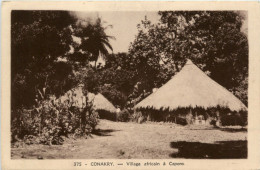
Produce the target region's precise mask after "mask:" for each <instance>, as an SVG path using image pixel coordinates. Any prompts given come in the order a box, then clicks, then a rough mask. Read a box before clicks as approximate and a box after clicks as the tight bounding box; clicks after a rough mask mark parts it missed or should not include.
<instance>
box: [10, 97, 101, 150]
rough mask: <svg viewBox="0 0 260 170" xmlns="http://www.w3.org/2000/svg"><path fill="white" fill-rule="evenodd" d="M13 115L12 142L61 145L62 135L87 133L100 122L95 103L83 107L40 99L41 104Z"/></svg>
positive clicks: (85, 134)
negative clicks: (94, 108) (93, 105)
mask: <svg viewBox="0 0 260 170" xmlns="http://www.w3.org/2000/svg"><path fill="white" fill-rule="evenodd" d="M12 118H13V119H12V123H11V124H12V125H11V137H12V142H16V141H20V140H23V141H24V142H25V143H26V144H34V143H41V144H48V145H52V144H54V145H60V144H62V143H63V141H64V139H63V136H64V137H69V134H72V135H73V134H77V136H87V135H89V134H90V133H91V132H92V131H93V129H94V128H95V127H96V125H97V124H98V114H97V113H96V112H95V111H94V110H93V107H92V103H87V106H86V107H85V108H83V109H80V108H78V107H75V106H73V105H72V104H71V103H69V104H62V103H59V102H55V101H54V100H49V101H42V102H39V103H38V107H35V108H34V109H31V110H28V109H24V108H22V109H19V110H17V111H16V113H12Z"/></svg>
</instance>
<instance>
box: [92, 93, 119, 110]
mask: <svg viewBox="0 0 260 170" xmlns="http://www.w3.org/2000/svg"><path fill="white" fill-rule="evenodd" d="M88 100H89V101H92V100H93V106H94V108H95V110H106V111H109V112H116V108H115V106H114V105H113V104H112V103H110V102H109V101H108V100H107V99H106V98H105V97H104V96H103V95H102V94H100V93H98V94H97V95H95V94H93V93H88Z"/></svg>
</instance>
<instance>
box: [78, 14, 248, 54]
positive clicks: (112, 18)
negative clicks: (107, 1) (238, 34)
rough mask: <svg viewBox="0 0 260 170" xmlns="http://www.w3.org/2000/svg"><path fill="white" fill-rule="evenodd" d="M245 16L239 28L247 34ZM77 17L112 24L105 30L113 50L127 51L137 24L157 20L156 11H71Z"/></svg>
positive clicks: (134, 34)
mask: <svg viewBox="0 0 260 170" xmlns="http://www.w3.org/2000/svg"><path fill="white" fill-rule="evenodd" d="M241 13H242V14H243V15H244V16H245V22H244V24H243V25H242V28H241V30H242V31H243V32H245V33H246V34H247V28H248V26H247V13H245V12H241ZM73 14H75V15H76V16H77V17H78V18H80V19H84V20H88V21H89V20H90V21H91V20H92V21H95V20H96V18H97V17H100V18H101V19H102V21H103V22H104V26H108V25H112V26H113V27H112V28H108V29H107V30H106V33H107V35H110V36H114V37H115V38H116V40H112V39H111V40H110V43H111V45H112V47H113V52H114V53H118V52H128V48H129V45H130V43H131V42H133V41H134V38H135V36H136V35H137V24H140V23H141V20H144V18H145V16H147V18H148V19H149V20H150V21H151V22H152V23H157V22H158V21H159V15H158V12H157V11H154V12H153V11H133V12H130V11H123V12H122V11H107V12H105V11H102V12H73Z"/></svg>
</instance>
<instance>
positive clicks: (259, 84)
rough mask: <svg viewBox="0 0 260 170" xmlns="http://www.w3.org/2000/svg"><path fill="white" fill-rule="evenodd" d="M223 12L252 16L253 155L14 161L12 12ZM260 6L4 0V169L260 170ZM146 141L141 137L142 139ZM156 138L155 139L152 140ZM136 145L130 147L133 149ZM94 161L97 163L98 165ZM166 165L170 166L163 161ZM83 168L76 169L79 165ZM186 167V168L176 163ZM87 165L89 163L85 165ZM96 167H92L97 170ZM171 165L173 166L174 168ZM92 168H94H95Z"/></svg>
mask: <svg viewBox="0 0 260 170" xmlns="http://www.w3.org/2000/svg"><path fill="white" fill-rule="evenodd" d="M12 10H69V11H85V12H86V11H87V12H91V11H92V12H93V11H94V12H96V11H106V12H109V11H110V12H111V11H112V12H113V11H119V12H120V11H131V12H133V11H134V12H135V11H136V12H138V11H139V12H140V11H161V10H165V11H167V10H169V11H171V10H172V11H178V10H179V11H182V10H183V11H185V10H187V11H189V10H190V11H192V10H193V11H198V10H205V11H207V10H208V11H218V10H219V11H224V10H243V11H247V12H248V41H249V87H248V138H247V140H248V157H247V159H182V158H171V159H129V160H131V161H129V160H127V159H107V158H106V159H86V160H84V159H77V158H75V159H43V160H37V159H35V160H33V159H11V142H10V141H11V135H10V129H11V127H10V125H11V124H10V116H11V110H10V109H11V107H10V105H11V102H10V101H11V99H10V96H11V90H10V88H11V84H10V79H11V57H10V56H11V46H10V44H11V43H10V42H11V11H12ZM259 44H260V5H259V3H257V2H3V3H2V65H1V68H2V69H1V75H2V76H1V82H2V89H1V93H2V101H1V106H2V108H1V113H2V114H1V142H2V146H1V151H2V152H1V153H2V154H1V158H2V169H21V170H22V169H24V170H25V169H26V170H29V169H176V168H177V169H259V168H260V152H259V151H260V135H259V134H260V133H259V132H260V125H259V121H260V116H259V111H260V103H259V101H260V76H259V73H260V70H259V68H260V67H259V66H260V57H259V55H260V48H259ZM140 140H142V139H140ZM151 140H152V139H151ZM128 147H131V146H128ZM93 162H94V163H93ZM95 162H100V163H101V162H113V164H114V166H95V165H94V164H95ZM127 162H134V163H136V164H141V165H143V164H144V163H146V162H158V163H160V166H154V167H153V166H127ZM164 162H166V164H167V165H166V166H163V163H164ZM77 163H80V164H81V166H75V165H79V164H77ZM174 163H182V164H183V165H182V166H177V165H174ZM86 164H87V165H86ZM92 164H93V166H92ZM169 164H171V165H169ZM90 165H91V166H90Z"/></svg>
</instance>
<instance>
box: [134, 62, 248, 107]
mask: <svg viewBox="0 0 260 170" xmlns="http://www.w3.org/2000/svg"><path fill="white" fill-rule="evenodd" d="M217 106H221V107H227V108H229V109H230V110H232V111H239V110H247V108H246V106H245V105H244V104H243V103H242V102H241V101H240V100H239V99H238V98H237V97H235V96H234V95H233V94H232V93H231V92H229V91H228V90H227V89H225V88H224V87H222V86H221V85H219V84H218V83H216V82H215V81H213V80H212V79H211V78H209V77H208V76H207V75H206V74H205V73H204V72H203V71H201V70H200V69H199V68H198V67H197V66H195V65H194V64H193V63H192V62H191V61H190V60H188V61H187V63H186V64H185V66H184V67H183V68H182V70H181V71H180V72H179V73H177V74H176V75H175V76H174V77H173V78H172V79H171V80H170V81H169V82H167V83H166V84H165V85H163V86H162V87H161V88H159V89H158V90H157V91H156V92H154V93H152V94H151V95H149V96H148V97H147V98H145V99H144V100H142V101H141V102H140V103H138V104H137V105H136V106H135V108H153V109H157V110H158V109H162V108H165V109H166V108H169V109H170V110H174V109H177V108H182V107H192V108H195V107H203V108H205V109H207V108H209V107H217Z"/></svg>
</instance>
